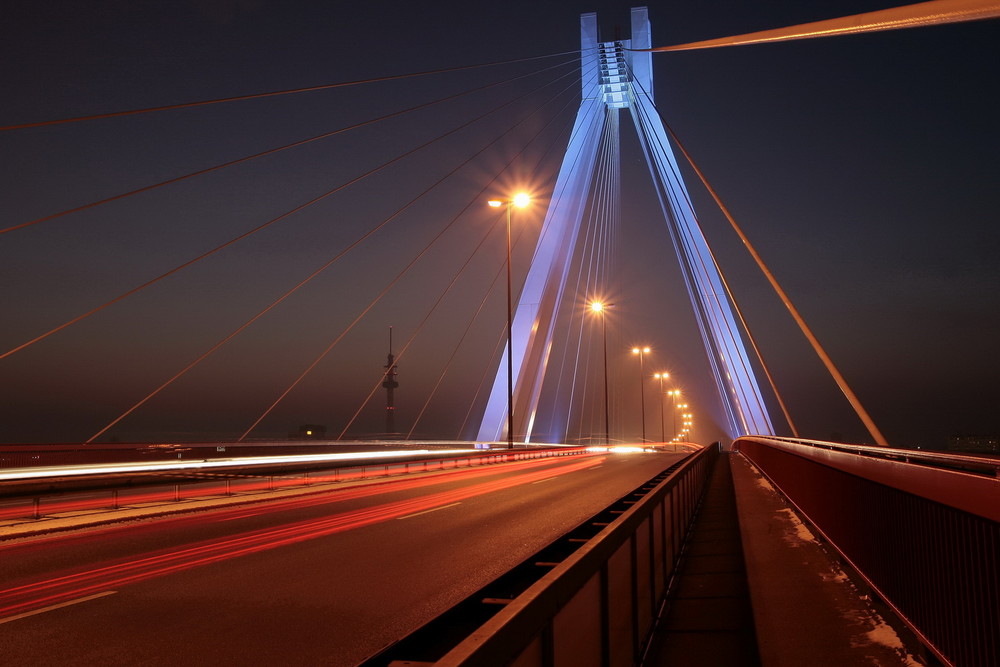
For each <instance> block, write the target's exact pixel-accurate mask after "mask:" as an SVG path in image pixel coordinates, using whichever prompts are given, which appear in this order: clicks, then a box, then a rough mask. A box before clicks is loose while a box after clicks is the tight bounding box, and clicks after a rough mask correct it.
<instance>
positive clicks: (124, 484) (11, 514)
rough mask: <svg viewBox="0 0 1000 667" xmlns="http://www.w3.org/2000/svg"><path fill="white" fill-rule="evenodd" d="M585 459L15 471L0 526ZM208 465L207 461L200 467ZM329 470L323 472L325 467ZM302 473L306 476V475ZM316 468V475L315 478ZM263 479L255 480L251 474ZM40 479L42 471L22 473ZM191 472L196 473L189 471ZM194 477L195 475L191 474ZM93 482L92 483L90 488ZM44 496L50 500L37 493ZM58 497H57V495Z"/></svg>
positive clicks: (478, 454) (6, 484) (512, 456)
mask: <svg viewBox="0 0 1000 667" xmlns="http://www.w3.org/2000/svg"><path fill="white" fill-rule="evenodd" d="M583 453H586V449H585V448H583V447H562V448H554V449H513V450H478V451H469V453H468V454H458V455H452V456H448V457H436V456H434V454H433V453H430V454H428V453H423V454H422V455H420V458H417V455H416V454H415V455H414V457H413V458H412V459H410V460H400V459H398V458H397V459H392V460H377V459H371V460H368V461H363V462H361V463H354V464H352V465H343V464H341V465H340V467H336V468H331V467H330V466H331V464H333V463H334V462H330V461H327V462H317V461H315V460H311V459H310V457H308V456H307V457H304V459H305V460H304V461H303V462H301V463H299V464H295V463H286V464H284V465H285V467H287V468H288V469H289V470H294V471H295V472H288V473H284V474H280V473H279V474H275V471H274V469H275V466H276V464H275V463H273V462H267V461H262V462H258V463H257V464H256V465H254V464H253V463H251V462H249V461H240V460H233V461H231V462H230V463H231V465H229V466H227V467H212V468H210V469H209V470H208V471H209V472H211V473H212V474H213V475H215V476H217V477H223V476H225V475H226V474H227V473H228V474H230V475H232V474H233V473H240V474H239V475H237V476H235V477H234V478H232V479H214V480H212V481H208V482H205V481H190V480H189V481H186V482H183V483H178V482H176V481H174V480H173V479H170V478H166V477H163V475H164V474H166V473H170V472H171V465H179V464H176V462H173V463H172V462H159V463H154V464H148V466H149V468H150V469H149V470H147V471H146V472H141V473H139V472H135V471H129V472H122V473H117V474H116V473H113V472H110V471H109V469H110V468H113V464H110V465H109V464H105V465H104V466H103V468H102V469H103V472H101V473H94V474H92V475H80V476H74V477H60V474H62V475H65V472H60V470H59V469H58V468H53V469H52V476H51V477H48V478H44V477H43V478H38V477H32V478H24V479H22V480H18V478H17V474H18V470H17V469H12V470H7V471H5V472H4V473H3V474H2V475H0V478H4V477H9V478H10V479H9V480H8V481H3V482H2V483H0V490H2V491H3V494H0V495H7V496H13V497H8V498H7V499H6V500H5V501H4V502H3V503H2V505H0V521H12V520H22V519H23V520H40V519H41V518H43V517H44V516H51V515H53V514H57V513H64V512H80V511H88V510H105V509H106V510H118V509H122V508H123V507H125V506H128V505H130V504H131V505H135V504H137V503H143V504H151V503H163V504H169V503H178V502H181V501H190V500H194V499H202V498H208V497H219V496H235V495H250V494H260V493H262V492H269V491H283V490H287V489H291V488H296V487H312V486H318V485H322V484H330V483H339V482H354V481H361V480H369V479H376V478H384V477H390V476H393V475H406V474H410V473H417V472H434V471H441V470H454V469H458V468H467V467H472V466H480V465H491V464H497V463H506V462H510V461H520V460H527V459H538V458H549V457H553V456H573V455H579V454H583ZM210 461H211V460H209V459H204V460H202V461H201V462H202V463H208V462H210ZM197 463H198V461H195V460H188V461H186V462H185V463H184V465H186V466H193V465H197ZM120 465H121V466H122V467H123V468H131V467H135V464H120ZM324 465H325V466H326V468H325V469H323V466H324ZM304 468H305V469H304ZM310 468H311V470H310ZM255 469H256V470H258V472H254V470H255ZM25 470H31V471H33V472H37V471H38V469H37V468H35V469H25ZM188 470H191V469H190V468H188ZM194 472H195V473H197V472H198V469H194ZM88 479H89V481H88ZM165 479H170V482H169V487H166V488H162V489H151V488H149V487H150V486H152V485H160V486H163V485H164V484H163V483H164V480H165ZM98 481H99V482H100V487H102V488H104V489H105V490H106V491H105V492H104V493H102V494H101V495H96V496H95V495H94V492H93V491H94V488H95V487H96V486H97V485H98ZM81 487H82V488H86V489H87V490H88V494H87V497H82V498H74V497H73V496H72V494H69V495H67V493H66V492H67V491H68V490H70V489H74V488H81ZM34 489H42V490H44V492H45V493H46V494H49V495H45V494H43V493H38V492H34V493H33V492H32V490H34ZM56 494H58V495H56Z"/></svg>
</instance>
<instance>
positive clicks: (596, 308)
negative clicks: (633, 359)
mask: <svg viewBox="0 0 1000 667" xmlns="http://www.w3.org/2000/svg"><path fill="white" fill-rule="evenodd" d="M614 305H615V304H613V303H603V302H601V301H591V302H590V312H592V313H594V314H595V315H600V316H601V335H602V337H603V339H604V444H605V445H608V444H611V441H610V438H609V435H608V423H609V421H610V420H609V419H608V414H609V413H608V321H607V310H608V308H611V307H613V306H614Z"/></svg>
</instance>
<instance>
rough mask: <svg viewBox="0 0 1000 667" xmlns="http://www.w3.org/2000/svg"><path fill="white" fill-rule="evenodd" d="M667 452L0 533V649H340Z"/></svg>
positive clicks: (211, 661)
mask: <svg viewBox="0 0 1000 667" xmlns="http://www.w3.org/2000/svg"><path fill="white" fill-rule="evenodd" d="M681 456H682V455H679V454H667V453H634V454H614V455H609V454H597V455H587V456H571V457H561V458H556V459H542V460H533V461H522V462H517V463H513V464H504V465H495V466H483V467H480V468H468V469H461V470H457V471H449V472H447V473H435V474H430V475H413V476H408V477H404V478H399V479H395V480H392V481H388V482H386V481H381V482H378V483H373V484H366V485H362V486H354V487H351V488H343V489H339V490H335V491H331V492H329V493H322V494H312V495H307V496H302V497H299V498H296V499H289V500H282V501H273V502H267V503H261V504H256V505H242V506H235V507H229V508H224V509H219V510H212V511H202V512H195V513H191V514H187V515H182V516H178V517H173V518H167V519H158V520H148V521H142V522H133V523H129V524H122V525H116V526H112V527H105V528H100V529H90V530H85V531H78V532H74V533H71V534H62V535H52V536H47V537H43V538H36V539H34V540H25V541H19V542H12V543H6V544H4V543H0V664H3V665H19V666H24V667H28V666H31V665H102V666H104V665H212V666H214V667H218V666H220V665H237V664H239V665H248V664H272V665H273V664H296V665H333V666H337V665H355V664H357V663H358V662H359V661H361V660H363V659H364V658H366V657H367V656H369V655H371V654H373V653H375V652H376V651H378V650H379V649H381V648H382V647H384V646H385V645H387V644H389V643H391V642H392V641H394V640H396V639H397V638H399V637H402V636H404V635H405V634H407V633H409V632H410V631H411V630H413V629H414V628H416V627H418V626H420V625H421V624H423V623H424V622H426V621H427V620H429V619H430V618H432V617H434V616H435V615H437V614H438V613H440V612H441V611H443V610H444V609H446V608H448V607H449V606H451V605H452V604H454V603H456V602H458V601H459V600H461V599H462V598H464V597H465V596H467V595H468V594H469V593H471V592H473V591H474V590H476V589H478V588H480V587H481V586H483V585H484V584H485V583H487V582H488V581H490V580H492V579H493V578H495V577H496V576H498V575H499V574H501V573H502V572H504V571H505V570H507V569H509V568H510V567H512V566H514V565H516V564H517V563H519V562H520V561H521V560H523V559H524V558H526V557H528V556H530V555H531V554H532V553H534V552H535V551H537V550H538V549H540V548H541V547H542V546H544V545H545V544H547V543H549V542H551V541H552V540H553V539H555V538H556V537H558V536H559V535H561V534H563V533H564V532H566V531H567V530H569V529H570V528H572V527H574V526H575V525H577V524H579V523H580V522H582V521H583V520H585V519H586V518H588V517H590V516H591V515H593V514H595V513H596V512H598V511H599V510H601V509H603V508H604V507H606V506H607V505H609V504H611V503H612V502H614V501H615V500H617V499H618V498H620V497H621V496H623V495H624V494H626V493H628V492H630V491H631V490H633V489H634V488H635V487H637V486H639V485H640V484H642V483H643V482H645V481H646V480H648V479H649V478H651V477H653V476H655V475H656V474H657V473H659V472H660V471H662V470H663V469H664V468H666V467H668V466H669V465H671V464H672V463H673V462H674V461H676V460H678V459H679V458H680V457H681Z"/></svg>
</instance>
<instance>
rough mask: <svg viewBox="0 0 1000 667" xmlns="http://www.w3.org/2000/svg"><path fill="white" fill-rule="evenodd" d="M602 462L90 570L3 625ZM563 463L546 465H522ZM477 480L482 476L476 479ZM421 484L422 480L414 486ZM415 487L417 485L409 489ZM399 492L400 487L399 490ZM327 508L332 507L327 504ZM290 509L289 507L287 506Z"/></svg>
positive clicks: (13, 612) (8, 602)
mask: <svg viewBox="0 0 1000 667" xmlns="http://www.w3.org/2000/svg"><path fill="white" fill-rule="evenodd" d="M604 458H605V457H603V456H597V457H587V458H585V459H584V460H574V461H572V462H570V463H568V464H564V465H561V466H559V468H558V469H557V470H553V469H551V468H549V467H546V468H545V469H542V470H534V471H530V472H524V473H520V474H517V475H513V476H509V477H504V478H501V479H495V480H487V481H483V482H479V483H476V484H473V485H470V486H465V487H461V488H458V489H452V490H448V491H440V492H437V493H432V494H429V495H426V496H422V497H419V498H412V499H407V500H399V501H394V502H389V503H383V504H380V505H376V506H374V507H368V508H363V509H359V510H352V511H347V512H341V513H338V514H334V515H332V516H328V517H323V518H319V519H309V520H305V521H298V522H294V523H291V524H288V525H285V526H280V527H276V528H266V529H259V530H254V531H249V532H246V533H243V534H239V535H235V536H227V537H224V538H217V539H213V540H206V541H203V542H200V543H197V544H194V545H191V546H187V547H183V548H179V549H169V550H160V551H158V552H153V553H150V554H148V555H145V556H142V557H139V558H130V559H128V560H121V561H118V562H112V563H109V564H107V565H104V566H101V567H96V568H88V569H85V570H83V571H79V572H72V573H68V574H64V575H61V576H56V577H50V578H46V579H43V580H40V581H33V582H29V583H25V584H21V585H17V586H13V587H11V588H8V589H6V590H3V591H0V621H3V619H4V618H8V617H11V616H19V615H23V614H26V613H28V612H31V611H33V610H36V609H39V608H44V607H50V606H54V605H59V604H61V603H63V602H67V601H69V600H73V599H78V598H84V597H87V596H90V595H96V594H99V593H102V592H104V591H106V590H108V589H119V588H120V587H122V586H126V585H128V584H133V583H136V582H139V581H143V580H146V579H150V578H153V577H160V576H165V575H168V574H172V573H175V572H179V571H182V570H187V569H191V568H195V567H199V566H202V565H207V564H210V563H215V562H218V561H223V560H228V559H231V558H236V557H239V556H244V555H248V554H253V553H258V552H261V551H266V550H271V549H276V548H278V547H281V546H285V545H289V544H294V543H297V542H302V541H305V540H311V539H316V538H319V537H324V536H327V535H332V534H334V533H339V532H344V531H348V530H353V529H356V528H361V527H364V526H368V525H371V524H373V523H378V522H383V521H387V520H390V519H394V518H400V517H403V516H406V515H413V514H416V513H420V512H426V511H428V510H432V509H436V508H439V507H442V506H445V505H454V504H457V503H459V502H461V501H462V500H465V499H468V498H472V497H475V496H480V495H484V494H488V493H492V492H495V491H499V490H502V489H508V488H511V487H514V486H518V485H522V484H531V483H533V482H536V481H539V480H542V479H548V478H552V477H554V476H557V475H565V474H568V473H572V472H576V471H580V470H584V469H587V468H591V467H594V466H598V465H601V464H602V463H603V462H604ZM543 462H544V463H555V462H558V463H562V462H561V461H552V460H542V461H532V462H522V463H543ZM468 472H469V473H470V474H472V473H480V472H481V473H489V472H494V473H496V472H499V471H495V470H494V469H488V470H482V471H480V470H475V471H468ZM473 476H478V475H473ZM409 481H412V482H417V481H420V480H409ZM410 486H416V484H413V485H410ZM397 488H398V487H397ZM351 491H354V492H355V493H354V494H343V495H341V494H337V496H338V498H337V500H343V499H346V498H347V496H348V495H350V496H351V497H355V498H357V497H362V496H364V495H375V494H377V493H384V492H386V489H385V488H382V489H373V488H358V489H352V490H351ZM325 502H331V501H330V500H326V501H325ZM286 505H287V504H286Z"/></svg>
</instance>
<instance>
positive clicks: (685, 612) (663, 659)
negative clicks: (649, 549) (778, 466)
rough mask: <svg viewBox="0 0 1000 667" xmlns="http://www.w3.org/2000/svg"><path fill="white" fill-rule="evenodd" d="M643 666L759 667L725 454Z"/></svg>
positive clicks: (699, 515) (728, 467)
mask: <svg viewBox="0 0 1000 667" xmlns="http://www.w3.org/2000/svg"><path fill="white" fill-rule="evenodd" d="M644 664H645V665H647V666H660V665H672V666H673V667H677V666H678V665H731V666H733V667H744V666H745V667H753V666H755V665H759V664H760V659H759V658H758V651H757V639H756V636H755V632H754V619H753V610H752V608H751V605H750V593H749V587H748V584H747V573H746V566H745V564H744V559H743V547H742V544H741V539H740V526H739V518H738V515H737V510H736V497H735V493H734V489H733V479H732V472H731V470H730V457H729V454H727V453H723V454H722V455H720V456H719V458H718V460H717V462H716V464H715V466H714V467H713V470H712V474H711V477H710V479H709V483H708V487H707V489H706V491H705V495H704V497H703V499H702V505H701V508H700V510H699V512H698V516H697V517H696V518H695V523H694V526H693V528H692V532H691V534H690V537H689V539H688V542H687V543H686V545H685V549H684V552H683V554H682V557H681V562H680V564H679V568H678V575H677V578H676V580H675V581H674V585H673V588H672V590H671V594H670V598H669V601H668V603H667V609H666V611H665V614H664V617H663V618H662V619H661V623H660V626H659V628H658V630H657V633H656V638H655V639H654V642H653V645H652V646H651V648H650V653H649V656H648V658H647V660H646V661H645V663H644Z"/></svg>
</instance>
